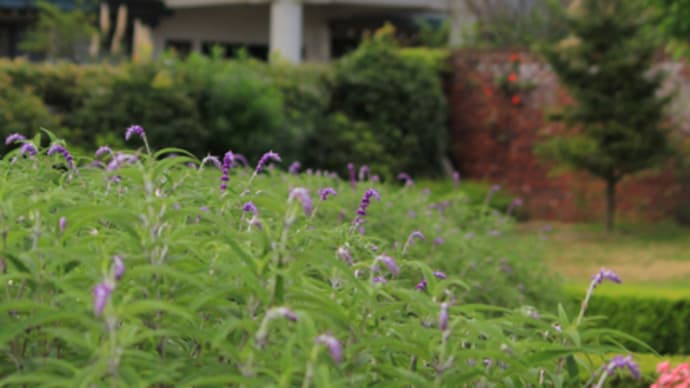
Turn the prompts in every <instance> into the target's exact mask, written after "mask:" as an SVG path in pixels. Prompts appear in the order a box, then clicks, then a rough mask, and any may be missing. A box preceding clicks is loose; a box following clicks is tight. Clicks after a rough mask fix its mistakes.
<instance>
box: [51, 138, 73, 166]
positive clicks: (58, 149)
mask: <svg viewBox="0 0 690 388" xmlns="http://www.w3.org/2000/svg"><path fill="white" fill-rule="evenodd" d="M56 153H59V154H61V155H62V157H63V158H65V161H66V162H67V165H68V166H69V168H70V169H74V159H73V158H72V154H70V153H69V151H67V148H65V147H64V146H63V145H61V144H53V145H52V146H50V148H48V156H50V155H54V154H56Z"/></svg>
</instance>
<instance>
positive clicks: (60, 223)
mask: <svg viewBox="0 0 690 388" xmlns="http://www.w3.org/2000/svg"><path fill="white" fill-rule="evenodd" d="M66 227H67V218H65V217H60V219H59V220H58V229H60V233H64V232H65V228H66Z"/></svg>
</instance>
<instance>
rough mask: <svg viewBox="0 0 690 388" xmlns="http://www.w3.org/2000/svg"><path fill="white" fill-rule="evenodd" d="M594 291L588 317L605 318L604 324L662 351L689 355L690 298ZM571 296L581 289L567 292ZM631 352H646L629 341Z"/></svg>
mask: <svg viewBox="0 0 690 388" xmlns="http://www.w3.org/2000/svg"><path fill="white" fill-rule="evenodd" d="M599 291H600V290H596V291H595V293H594V296H592V299H591V300H590V305H589V308H588V309H587V315H588V316H590V317H591V316H602V317H605V320H606V325H607V327H610V328H612V329H616V330H620V331H623V332H625V333H628V334H630V335H632V336H634V337H636V338H638V339H640V340H641V341H644V342H645V343H647V344H648V345H649V346H651V347H652V348H653V349H654V350H656V351H657V352H659V353H661V354H690V299H686V298H680V299H672V298H664V297H659V296H656V295H654V294H653V293H650V294H649V295H645V294H637V295H607V294H606V293H605V292H599ZM569 292H570V293H571V295H572V296H573V298H574V299H577V300H578V301H580V300H581V298H582V293H581V292H578V293H576V292H573V291H572V290H570V291H569ZM628 345H629V347H630V348H631V349H632V350H634V351H646V350H645V349H640V348H639V347H636V346H635V345H634V344H628Z"/></svg>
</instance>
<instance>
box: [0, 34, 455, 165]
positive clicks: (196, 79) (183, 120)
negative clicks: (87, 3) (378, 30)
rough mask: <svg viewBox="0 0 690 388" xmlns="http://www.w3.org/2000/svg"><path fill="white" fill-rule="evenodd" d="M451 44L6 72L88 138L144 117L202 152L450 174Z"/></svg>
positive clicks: (87, 143) (160, 135)
mask: <svg viewBox="0 0 690 388" xmlns="http://www.w3.org/2000/svg"><path fill="white" fill-rule="evenodd" d="M446 54H447V53H446V52H445V51H441V50H437V51H432V50H428V51H426V50H422V49H417V50H415V51H404V52H403V51H401V50H400V49H398V48H397V47H395V45H394V44H393V43H391V42H388V41H387V40H386V39H385V38H376V39H373V40H371V41H368V42H367V43H365V44H364V45H363V46H362V47H361V48H360V49H358V50H356V51H355V52H354V53H353V54H351V55H350V56H348V57H346V58H345V59H343V60H342V61H340V62H339V63H337V64H335V65H332V66H325V65H324V66H316V65H302V66H293V65H289V64H278V65H268V64H266V63H262V62H258V61H255V60H251V59H249V58H236V59H234V60H231V61H227V60H225V59H223V58H224V57H223V56H222V55H219V53H215V54H214V55H212V56H210V57H207V56H201V55H191V56H189V57H187V58H185V59H177V58H174V57H163V58H161V59H160V60H157V61H155V62H153V63H148V64H124V65H120V66H117V67H113V66H109V65H92V66H77V65H73V64H55V65H49V64H30V63H27V62H23V61H17V62H8V61H0V71H2V72H4V73H6V74H7V75H8V76H9V81H8V82H10V84H12V85H13V86H14V87H15V89H17V90H28V91H31V92H32V93H33V94H34V95H35V96H34V97H33V100H32V101H34V103H33V104H34V105H36V104H37V103H42V104H43V105H45V106H46V107H48V108H49V111H50V113H51V114H52V117H51V119H50V120H49V121H46V120H43V122H44V123H45V124H46V125H43V126H44V127H46V126H49V127H50V129H52V130H54V131H55V132H57V133H58V134H63V135H66V134H67V133H69V137H70V139H71V140H72V141H73V142H74V144H76V145H77V146H80V147H83V148H92V149H95V147H96V146H97V144H98V143H99V141H101V140H104V139H105V141H108V142H115V144H117V142H118V141H117V139H114V137H113V136H112V134H113V133H115V132H117V131H120V130H121V129H122V128H126V127H127V126H129V125H131V124H134V123H136V124H140V125H142V126H144V127H145V128H147V131H148V133H149V137H150V139H151V141H152V143H153V144H168V145H171V146H175V147H184V148H185V149H187V150H189V151H191V152H193V153H194V154H196V155H197V156H202V155H205V154H206V153H209V152H210V153H212V154H216V155H219V154H221V153H223V152H224V151H225V150H226V149H228V148H233V149H241V150H242V151H243V152H244V153H245V154H246V156H248V157H249V158H250V159H255V158H258V157H259V156H260V154H261V152H263V151H264V150H266V149H270V148H274V149H275V150H276V151H278V152H280V153H281V154H282V155H284V157H285V158H286V159H287V160H291V161H292V160H299V161H301V162H302V165H303V167H304V168H307V167H313V168H328V169H331V170H336V171H341V172H342V169H343V168H344V166H345V165H346V164H347V163H348V162H349V161H355V162H359V163H364V164H368V165H370V167H371V168H372V169H373V170H374V171H376V173H377V174H379V175H381V176H388V177H390V176H392V175H394V174H397V173H399V172H401V171H406V172H409V173H412V174H415V175H417V174H425V175H439V171H438V166H439V161H440V158H441V157H443V156H444V155H445V154H444V145H445V132H446V131H445V119H446V117H445V108H444V101H445V100H444V97H443V94H442V90H441V84H440V78H439V71H440V64H441V63H443V61H444V58H445V55H446ZM39 100H40V101H39ZM17 101H18V102H17V103H15V105H18V104H19V103H20V102H21V101H24V100H17ZM24 104H26V102H24ZM10 105H12V104H10ZM10 108H11V109H10V110H13V109H14V108H13V107H10ZM22 109H24V110H26V108H22ZM5 111H6V112H7V111H8V110H7V109H5ZM29 111H30V110H29ZM6 116H7V117H6V120H12V121H16V123H12V124H13V125H7V126H5V127H6V128H7V127H11V128H13V127H18V128H20V129H22V130H23V131H24V132H27V131H26V130H27V129H30V131H29V132H33V133H35V132H37V131H38V129H39V128H38V126H36V125H34V124H33V123H34V122H35V121H32V120H15V119H12V115H10V114H9V113H7V114H6ZM30 116H32V117H35V118H41V117H48V116H50V115H48V116H46V115H45V114H36V115H33V114H32V115H30ZM17 117H18V118H19V116H17ZM401 150H404V152H401Z"/></svg>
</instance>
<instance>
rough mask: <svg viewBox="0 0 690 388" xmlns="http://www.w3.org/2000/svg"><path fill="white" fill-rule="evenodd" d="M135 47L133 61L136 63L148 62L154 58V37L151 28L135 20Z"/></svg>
mask: <svg viewBox="0 0 690 388" xmlns="http://www.w3.org/2000/svg"><path fill="white" fill-rule="evenodd" d="M133 42H134V45H133V50H132V59H133V60H134V62H148V61H149V60H151V57H152V56H153V36H152V34H151V27H149V26H147V25H146V24H144V23H142V22H141V20H139V19H134V39H133Z"/></svg>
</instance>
